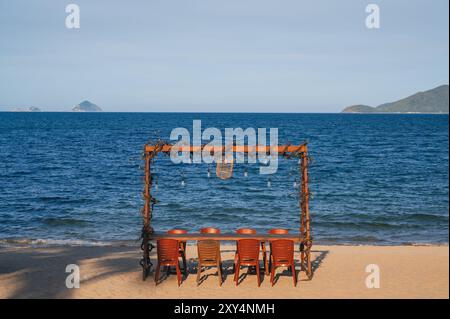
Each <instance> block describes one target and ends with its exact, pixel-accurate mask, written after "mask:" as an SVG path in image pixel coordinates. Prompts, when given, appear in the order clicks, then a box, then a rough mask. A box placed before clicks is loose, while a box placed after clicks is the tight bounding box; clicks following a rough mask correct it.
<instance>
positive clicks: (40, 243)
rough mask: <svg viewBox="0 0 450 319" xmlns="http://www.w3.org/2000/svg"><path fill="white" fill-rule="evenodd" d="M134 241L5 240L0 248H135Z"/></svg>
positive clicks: (2, 240)
mask: <svg viewBox="0 0 450 319" xmlns="http://www.w3.org/2000/svg"><path fill="white" fill-rule="evenodd" d="M135 245H136V244H135V242H134V241H92V240H80V239H43V238H36V239H31V238H6V239H0V247H11V246H24V247H51V246H85V247H105V246H135Z"/></svg>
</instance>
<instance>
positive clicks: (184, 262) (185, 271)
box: [181, 251, 187, 277]
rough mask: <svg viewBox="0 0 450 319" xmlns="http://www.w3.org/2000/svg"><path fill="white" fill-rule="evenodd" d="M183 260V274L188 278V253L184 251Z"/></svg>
mask: <svg viewBox="0 0 450 319" xmlns="http://www.w3.org/2000/svg"><path fill="white" fill-rule="evenodd" d="M181 259H183V272H184V275H185V276H186V277H187V262H186V251H183V254H182V255H181Z"/></svg>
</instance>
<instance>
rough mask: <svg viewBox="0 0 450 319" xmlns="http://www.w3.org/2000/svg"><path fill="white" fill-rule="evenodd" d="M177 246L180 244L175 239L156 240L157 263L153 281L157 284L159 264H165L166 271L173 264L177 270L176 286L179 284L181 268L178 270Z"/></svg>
mask: <svg viewBox="0 0 450 319" xmlns="http://www.w3.org/2000/svg"><path fill="white" fill-rule="evenodd" d="M179 247H180V244H179V242H178V241H177V240H175V239H158V240H157V242H156V248H157V255H158V264H157V266H156V272H155V283H156V285H158V281H159V272H160V269H161V266H166V267H168V268H167V273H169V271H170V267H171V266H175V269H176V271H177V279H178V286H180V285H181V280H182V278H181V270H180V261H179V259H178V258H179Z"/></svg>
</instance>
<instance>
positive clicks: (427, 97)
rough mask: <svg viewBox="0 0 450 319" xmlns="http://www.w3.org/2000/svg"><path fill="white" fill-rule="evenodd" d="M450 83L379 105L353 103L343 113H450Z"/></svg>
mask: <svg viewBox="0 0 450 319" xmlns="http://www.w3.org/2000/svg"><path fill="white" fill-rule="evenodd" d="M448 104H449V103H448V85H441V86H438V87H437V88H434V89H431V90H429V91H425V92H418V93H416V94H414V95H411V96H408V97H407V98H404V99H401V100H399V101H396V102H392V103H385V104H381V105H379V106H377V107H372V106H368V105H362V104H359V105H353V106H349V107H346V108H345V109H344V110H343V111H342V113H435V114H448V113H449V107H448Z"/></svg>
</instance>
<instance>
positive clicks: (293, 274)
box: [291, 263, 297, 287]
mask: <svg viewBox="0 0 450 319" xmlns="http://www.w3.org/2000/svg"><path fill="white" fill-rule="evenodd" d="M291 271H292V278H293V279H294V287H297V272H296V271H295V264H294V263H292V265H291Z"/></svg>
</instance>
